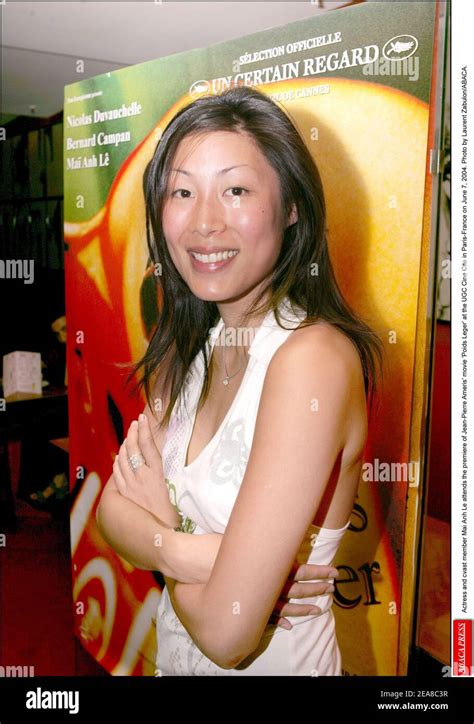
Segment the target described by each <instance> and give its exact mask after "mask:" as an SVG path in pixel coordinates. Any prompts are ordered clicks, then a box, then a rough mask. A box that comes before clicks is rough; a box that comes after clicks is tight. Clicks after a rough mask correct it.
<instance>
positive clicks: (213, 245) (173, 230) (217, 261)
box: [162, 131, 297, 302]
mask: <svg viewBox="0 0 474 724" xmlns="http://www.w3.org/2000/svg"><path fill="white" fill-rule="evenodd" d="M296 220H297V216H296V211H295V209H293V210H292V213H291V215H290V216H289V217H288V218H287V219H285V218H283V210H282V204H281V196H280V182H279V177H278V174H277V173H276V171H275V170H274V169H273V168H272V166H271V165H270V164H269V162H268V161H267V159H266V158H265V156H264V155H263V154H262V152H261V151H260V150H259V148H258V146H257V144H256V143H255V141H254V140H253V139H252V138H250V137H249V136H247V135H244V134H242V133H234V132H229V131H213V132H209V133H206V134H204V135H202V134H201V135H200V136H199V137H197V136H188V137H186V138H184V139H183V140H182V141H181V143H180V144H179V146H178V148H177V151H176V154H175V158H174V161H173V164H172V171H171V173H170V179H169V186H168V189H167V191H166V197H165V203H164V207H163V217H162V224H163V233H164V236H165V239H166V242H167V245H168V250H169V253H170V256H171V258H172V260H173V262H174V264H175V266H176V268H177V270H178V271H179V273H180V274H181V276H182V277H183V279H184V280H185V281H186V283H187V284H188V286H189V288H190V289H191V291H192V292H193V294H195V295H196V296H197V297H199V298H200V299H203V300H205V301H213V302H219V301H222V302H224V301H226V300H229V301H230V300H232V299H234V298H241V297H242V296H245V295H246V294H247V293H249V292H250V291H251V290H252V289H254V288H255V287H256V286H257V285H258V284H259V283H260V282H262V281H263V279H264V278H265V276H266V275H267V274H268V272H269V271H270V270H271V269H272V268H273V266H274V265H275V263H276V261H277V259H278V256H279V253H280V249H281V245H282V241H283V232H284V230H285V228H286V226H288V225H290V224H293V223H295V222H296ZM216 255H217V256H216Z"/></svg>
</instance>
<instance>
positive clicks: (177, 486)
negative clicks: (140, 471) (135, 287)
mask: <svg viewBox="0 0 474 724" xmlns="http://www.w3.org/2000/svg"><path fill="white" fill-rule="evenodd" d="M280 310H281V312H282V316H281V319H282V324H283V325H284V326H285V327H289V328H290V329H286V330H285V329H282V328H281V327H280V326H279V325H278V323H277V321H276V319H275V315H274V313H273V311H271V312H269V313H268V314H267V315H266V317H265V318H264V320H263V322H262V323H261V325H260V327H259V328H258V329H257V331H256V333H255V334H254V337H253V341H252V343H251V345H250V347H249V349H248V354H249V361H248V364H247V369H246V371H245V374H244V377H243V379H242V382H241V384H240V387H239V389H238V391H237V395H236V397H235V399H234V401H233V403H232V405H231V407H230V409H229V411H228V413H227V415H226V416H225V418H224V420H223V421H222V424H221V426H220V427H219V429H218V431H217V432H216V434H215V435H214V437H213V438H212V440H211V441H210V442H209V443H208V444H207V445H206V447H205V448H204V450H202V452H201V453H200V455H199V456H198V457H197V458H196V459H195V460H193V461H192V462H191V463H190V464H189V465H185V459H186V452H187V448H188V445H189V441H190V439H191V433H192V429H193V426H194V418H195V416H196V406H197V403H198V401H199V397H200V393H201V388H202V382H203V375H204V360H203V355H202V354H199V355H198V356H197V357H196V358H195V359H194V361H193V363H192V365H191V368H190V370H189V373H188V377H187V378H186V382H185V385H184V388H183V395H182V396H181V397H180V398H178V400H177V403H176V404H175V407H174V410H173V413H172V417H171V419H170V424H169V426H168V430H167V436H166V440H165V444H164V447H163V468H164V475H165V478H166V481H167V484H168V488H169V492H170V499H171V501H172V502H173V504H175V505H177V506H178V508H179V510H180V511H181V515H182V517H183V521H184V525H185V528H186V530H187V532H189V533H193V534H196V535H198V534H203V533H224V531H225V529H226V525H227V523H228V520H229V518H230V515H231V512H232V507H233V505H234V503H235V500H236V497H237V495H238V492H239V488H240V485H241V483H242V480H243V477H244V474H245V468H246V466H247V461H248V458H249V454H250V449H251V447H252V439H253V434H254V428H255V422H256V417H257V412H258V406H259V400H260V395H261V392H262V388H263V382H264V378H265V373H266V371H267V367H268V365H269V363H270V360H271V358H272V356H273V354H274V353H275V351H276V350H277V349H278V347H279V346H280V345H281V344H283V342H284V341H285V340H286V339H287V338H288V336H289V335H290V334H291V331H292V329H294V328H295V327H297V326H298V325H299V324H300V322H301V321H302V320H303V319H304V318H305V316H306V315H305V312H304V310H302V309H300V308H296V309H293V308H292V306H291V305H290V302H289V300H288V298H286V299H285V300H284V301H283V302H282V304H281V306H280ZM223 324H224V323H223V319H222V317H221V318H220V320H219V322H218V324H217V326H216V327H214V328H213V329H211V330H210V332H209V337H208V341H207V349H208V359H210V355H211V351H212V348H213V346H214V343H215V341H216V339H217V338H218V337H219V334H220V332H221V329H222V327H223ZM184 396H186V398H187V400H188V403H187V404H188V409H189V410H190V411H191V414H190V415H189V414H187V413H186V409H185V408H184V407H183V404H182V402H183V398H184ZM289 515H291V513H290V514H289ZM349 523H350V520H349V521H348V522H347V523H346V525H345V526H344V527H343V528H339V529H332V528H321V527H316V526H313V525H311V526H310V527H309V529H308V531H307V533H306V536H305V538H304V540H303V541H302V544H301V547H300V549H299V552H298V555H297V560H298V561H299V562H300V563H317V564H321V565H330V564H332V563H333V560H334V556H335V554H336V551H337V549H338V546H339V543H340V541H341V539H342V537H343V536H344V533H345V532H346V530H347V528H348V526H349ZM333 581H334V579H328V583H329V582H331V583H332V582H333ZM332 601H333V596H332V594H331V593H326V594H324V595H319V596H315V597H313V598H310V599H304V603H312V604H314V605H317V606H319V607H320V608H321V611H322V613H321V614H318V615H316V616H315V615H312V616H287V617H286V618H288V620H289V621H290V622H291V623H292V625H293V628H292V629H291V630H290V631H288V630H286V629H284V628H282V627H281V626H277V625H276V624H268V625H267V627H266V629H265V631H264V634H263V636H262V638H261V640H260V644H259V646H258V647H257V649H256V650H255V651H254V652H253V653H252V654H251V655H250V656H248V657H247V658H246V659H245V660H244V661H242V662H241V663H240V664H239V665H238V666H237V667H236V668H233V669H223V668H221V667H220V666H217V664H215V663H214V662H213V661H211V660H210V659H209V658H207V657H206V656H205V655H204V654H203V653H202V652H201V650H200V649H199V648H198V647H197V646H196V644H195V643H194V642H193V640H192V638H191V637H190V636H189V634H188V632H187V631H186V629H185V628H184V626H183V625H182V624H181V621H180V620H179V619H178V617H177V616H176V614H175V611H174V609H173V606H172V604H171V601H170V598H169V595H168V589H167V588H166V586H165V588H164V590H163V592H162V594H161V597H160V601H159V604H158V610H157V657H156V669H157V671H156V675H157V676H170V675H171V676H340V675H341V655H340V651H339V647H338V644H337V640H336V634H335V620H334V614H333V612H332ZM290 602H291V603H301V602H302V600H301V599H290Z"/></svg>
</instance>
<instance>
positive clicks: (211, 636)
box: [170, 327, 365, 668]
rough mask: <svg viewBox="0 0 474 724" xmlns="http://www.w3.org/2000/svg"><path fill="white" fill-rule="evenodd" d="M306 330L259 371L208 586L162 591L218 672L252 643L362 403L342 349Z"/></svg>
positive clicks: (355, 364) (350, 351) (339, 340)
mask: <svg viewBox="0 0 474 724" xmlns="http://www.w3.org/2000/svg"><path fill="white" fill-rule="evenodd" d="M306 331H307V332H309V334H308V333H307V334H306V335H304V336H300V338H299V339H298V340H295V342H294V343H293V344H285V345H283V346H282V347H281V348H279V350H277V352H276V353H275V355H274V357H273V359H272V360H271V363H270V365H269V368H268V371H267V374H266V378H265V382H264V386H263V390H262V396H261V399H260V405H259V411H258V415H257V421H256V427H255V433H254V442H253V445H252V449H251V453H250V457H249V461H248V464H247V468H246V472H245V476H244V479H243V481H242V485H241V488H240V491H239V495H238V497H237V500H236V502H235V504H234V507H233V510H232V514H231V517H230V520H229V523H228V525H227V528H226V531H225V533H224V537H223V541H222V544H221V547H220V549H219V553H218V555H217V558H216V562H215V564H214V568H213V570H212V573H211V576H210V578H209V581H208V583H207V584H196V585H193V584H187V585H183V584H181V583H176V584H175V585H172V586H171V590H170V596H171V600H172V603H173V607H174V609H175V611H176V614H177V615H178V617H179V618H180V620H181V622H182V624H183V626H184V627H185V628H186V629H187V630H188V632H189V634H190V635H191V637H192V638H193V639H194V641H195V642H196V644H197V645H198V646H199V648H200V649H201V650H202V651H203V653H204V654H205V655H206V656H208V658H210V659H212V660H213V661H214V662H215V663H217V664H218V665H219V666H221V667H223V668H233V667H235V666H236V665H237V664H238V663H239V662H240V661H242V660H243V659H244V658H246V657H247V656H248V655H249V654H250V653H252V651H254V650H255V648H256V647H257V646H258V643H259V641H260V638H261V636H262V633H263V631H264V628H265V625H266V624H267V621H268V618H269V616H270V613H271V612H272V610H273V608H274V606H275V603H276V601H277V599H278V596H279V593H280V591H281V589H282V587H283V585H284V583H285V580H286V579H287V577H288V574H289V571H290V569H291V565H292V562H293V561H294V559H295V557H296V555H297V552H298V550H299V547H300V545H301V541H302V540H303V538H304V535H305V533H306V531H307V530H308V528H309V526H310V525H311V523H312V521H313V520H314V517H315V514H316V512H317V510H318V508H319V505H320V503H321V500H322V498H323V495H324V491H325V489H326V486H327V483H328V481H329V479H330V477H331V473H332V471H333V468H334V466H335V464H336V462H337V460H338V458H339V456H340V454H341V452H342V450H343V448H344V445H345V441H346V434H347V426H348V420H349V415H348V412H349V411H350V410H351V409H355V408H356V407H357V409H360V407H359V406H360V405H361V404H365V403H364V402H363V401H364V399H365V398H364V388H363V378H362V370H361V365H360V359H359V356H358V354H357V350H356V349H355V347H354V346H353V345H352V343H351V342H350V341H349V340H347V338H346V337H342V333H338V332H335V330H334V329H333V328H330V329H329V330H328V331H326V332H324V328H315V327H311V328H308V330H306ZM334 334H336V335H337V336H336V338H335V337H334ZM339 335H340V336H339ZM346 342H347V344H346ZM315 399H317V400H318V406H317V410H316V411H315V409H314V400H315Z"/></svg>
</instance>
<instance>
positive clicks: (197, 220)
mask: <svg viewBox="0 0 474 724" xmlns="http://www.w3.org/2000/svg"><path fill="white" fill-rule="evenodd" d="M223 212H224V210H223V208H222V206H221V204H220V203H219V200H218V199H216V198H211V197H210V196H206V197H202V198H201V199H199V198H198V199H196V201H195V203H194V205H193V210H192V213H191V219H190V231H192V232H194V231H197V232H198V233H199V234H206V235H207V234H210V233H212V232H215V231H222V229H224V228H225V221H224V214H223Z"/></svg>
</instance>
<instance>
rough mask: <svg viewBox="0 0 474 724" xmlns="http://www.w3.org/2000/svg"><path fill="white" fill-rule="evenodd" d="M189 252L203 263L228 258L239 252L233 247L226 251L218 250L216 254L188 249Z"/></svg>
mask: <svg viewBox="0 0 474 724" xmlns="http://www.w3.org/2000/svg"><path fill="white" fill-rule="evenodd" d="M189 253H190V254H192V255H193V257H194V258H195V259H197V260H198V261H201V262H203V263H204V264H210V263H211V262H215V261H224V260H225V259H230V258H231V257H233V256H235V255H236V254H238V253H239V252H238V251H237V250H235V249H229V250H228V251H219V252H218V253H217V254H216V253H215V252H213V253H212V254H199V253H198V252H197V251H190V252H189Z"/></svg>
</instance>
